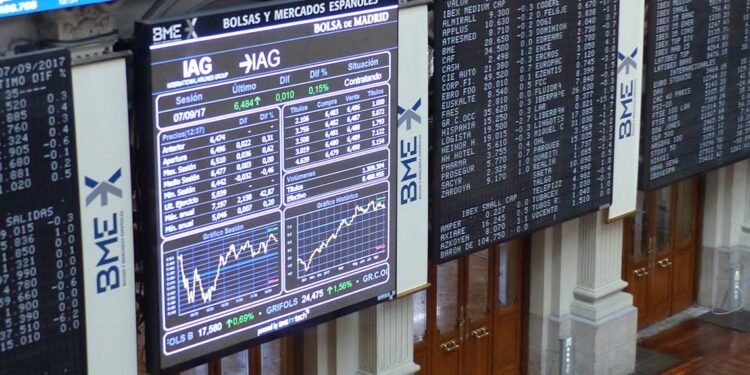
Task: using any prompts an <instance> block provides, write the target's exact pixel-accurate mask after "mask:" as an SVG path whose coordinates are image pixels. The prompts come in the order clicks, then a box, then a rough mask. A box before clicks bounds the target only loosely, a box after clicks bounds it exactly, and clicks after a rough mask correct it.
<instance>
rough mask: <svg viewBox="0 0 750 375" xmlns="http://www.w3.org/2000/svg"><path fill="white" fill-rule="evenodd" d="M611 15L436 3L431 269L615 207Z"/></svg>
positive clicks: (601, 10) (597, 10) (610, 8)
mask: <svg viewBox="0 0 750 375" xmlns="http://www.w3.org/2000/svg"><path fill="white" fill-rule="evenodd" d="M618 10H619V2H618V1H616V0H605V1H524V2H510V1H491V2H488V1H483V0H466V1H439V2H436V4H435V35H436V39H435V40H436V41H435V46H436V52H435V66H436V68H435V84H434V85H433V90H434V93H435V96H434V107H433V108H434V119H435V121H434V123H435V127H434V130H435V133H434V139H435V145H434V154H433V156H434V159H433V160H434V162H433V168H434V169H433V173H432V176H433V177H434V184H433V185H434V186H435V189H434V190H433V191H434V192H435V194H434V202H435V210H436V212H435V215H434V218H435V223H434V225H433V233H434V236H433V245H432V252H433V258H434V259H436V260H438V261H447V260H450V259H453V258H455V257H457V256H460V255H462V254H465V253H468V252H471V251H475V250H481V249H483V248H486V247H487V246H490V245H492V244H495V243H498V242H502V241H505V240H508V239H510V238H513V237H516V236H519V235H522V234H526V233H530V232H532V231H534V230H538V229H541V228H543V227H546V226H550V225H553V224H556V223H560V222H562V221H565V220H568V219H571V218H573V217H576V216H579V215H581V214H583V213H586V212H589V211H594V210H597V209H598V208H599V207H601V206H603V205H606V204H609V203H610V201H611V194H612V186H611V180H612V155H613V154H612V152H613V142H614V139H613V137H614V134H613V128H614V126H613V124H614V122H615V81H616V74H617V61H618V59H617V34H618V33H617V30H618Z"/></svg>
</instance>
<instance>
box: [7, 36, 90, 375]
mask: <svg viewBox="0 0 750 375" xmlns="http://www.w3.org/2000/svg"><path fill="white" fill-rule="evenodd" d="M70 74H71V71H70V55H69V53H68V52H67V51H64V50H53V51H48V52H41V53H34V54H28V55H21V56H17V57H11V58H4V59H0V95H1V96H2V100H0V103H2V107H0V220H1V221H0V369H1V370H0V372H2V373H7V374H64V373H68V374H82V373H85V372H86V351H85V350H86V347H85V338H86V335H85V332H84V305H83V269H82V264H83V262H82V258H81V256H82V252H81V240H80V239H81V228H79V223H80V217H79V210H80V208H79V199H78V180H77V178H78V172H77V169H76V165H77V164H76V147H75V127H74V121H73V101H72V100H73V94H72V90H71V77H70Z"/></svg>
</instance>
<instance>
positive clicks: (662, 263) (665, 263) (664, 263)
mask: <svg viewBox="0 0 750 375" xmlns="http://www.w3.org/2000/svg"><path fill="white" fill-rule="evenodd" d="M656 263H658V264H659V265H660V266H661V268H667V267H669V266H671V265H672V262H671V261H670V260H669V258H664V259H662V260H660V261H658V262H656Z"/></svg>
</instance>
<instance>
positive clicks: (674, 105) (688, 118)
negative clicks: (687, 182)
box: [640, 0, 750, 189]
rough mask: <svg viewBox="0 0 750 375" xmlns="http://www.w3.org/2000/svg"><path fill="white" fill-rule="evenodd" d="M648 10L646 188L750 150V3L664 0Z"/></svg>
mask: <svg viewBox="0 0 750 375" xmlns="http://www.w3.org/2000/svg"><path fill="white" fill-rule="evenodd" d="M648 12H649V15H648V35H649V36H648V46H649V47H648V56H650V61H651V63H649V64H647V67H648V70H647V76H646V87H647V89H646V93H647V95H646V101H645V121H646V126H644V136H643V151H642V152H641V154H642V155H643V166H642V167H641V178H640V185H641V187H642V188H643V189H651V188H657V187H660V186H664V185H667V184H670V183H673V182H676V181H679V180H681V179H684V178H687V177H690V176H693V175H696V174H700V173H703V172H706V171H709V170H711V169H716V168H719V167H721V166H724V165H727V164H729V163H732V162H736V161H739V160H741V159H745V158H748V157H750V5H749V4H748V3H747V2H744V1H743V2H738V1H728V0H722V1H708V0H705V1H682V2H672V1H661V0H659V1H651V2H650V5H649V8H648Z"/></svg>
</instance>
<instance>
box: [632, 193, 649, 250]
mask: <svg viewBox="0 0 750 375" xmlns="http://www.w3.org/2000/svg"><path fill="white" fill-rule="evenodd" d="M644 196H645V194H644V193H643V192H642V191H639V192H638V195H637V198H636V210H638V213H636V214H635V217H634V218H633V258H635V260H641V259H643V258H645V257H646V255H647V254H646V249H648V244H646V241H647V238H648V235H646V236H644V231H645V230H647V229H648V228H647V227H646V226H645V225H644V224H645V221H646V218H645V217H644V214H643V200H644Z"/></svg>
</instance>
